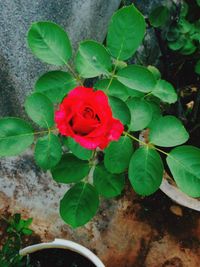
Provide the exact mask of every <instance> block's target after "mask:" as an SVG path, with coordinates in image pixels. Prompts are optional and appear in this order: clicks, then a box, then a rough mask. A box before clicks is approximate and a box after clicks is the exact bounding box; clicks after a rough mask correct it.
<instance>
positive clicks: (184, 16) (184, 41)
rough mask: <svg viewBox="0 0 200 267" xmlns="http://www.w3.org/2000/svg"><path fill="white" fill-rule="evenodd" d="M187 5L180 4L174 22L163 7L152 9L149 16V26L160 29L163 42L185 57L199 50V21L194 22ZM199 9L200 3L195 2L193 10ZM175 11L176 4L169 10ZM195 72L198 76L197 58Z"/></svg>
mask: <svg viewBox="0 0 200 267" xmlns="http://www.w3.org/2000/svg"><path fill="white" fill-rule="evenodd" d="M188 3H189V2H188ZM188 3H187V2H185V1H182V2H181V3H180V11H179V16H178V18H176V16H175V17H174V21H173V20H170V16H172V17H173V14H170V12H171V11H170V10H169V8H168V7H167V6H163V5H161V6H158V7H156V8H154V9H153V10H152V11H151V13H150V15H149V21H150V24H151V25H152V26H153V27H155V28H160V29H162V35H163V36H162V37H163V39H164V40H165V39H167V41H168V47H169V48H170V49H171V50H172V51H177V52H179V53H180V54H182V55H185V56H188V55H192V54H194V53H199V48H200V20H199V19H196V20H194V18H193V12H192V10H191V7H190V3H189V4H188ZM193 4H195V3H193ZM199 7H200V1H199V0H196V7H195V8H196V9H199ZM175 9H177V6H176V4H174V6H173V8H171V10H172V11H173V10H175ZM175 18H176V19H175ZM195 72H196V73H197V74H200V59H199V56H198V60H197V62H196V66H195Z"/></svg>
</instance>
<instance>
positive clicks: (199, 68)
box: [195, 60, 200, 75]
mask: <svg viewBox="0 0 200 267" xmlns="http://www.w3.org/2000/svg"><path fill="white" fill-rule="evenodd" d="M195 72H196V74H199V75H200V60H198V61H197V63H196V65H195Z"/></svg>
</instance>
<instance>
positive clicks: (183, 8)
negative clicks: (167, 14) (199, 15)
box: [180, 0, 200, 17]
mask: <svg viewBox="0 0 200 267" xmlns="http://www.w3.org/2000/svg"><path fill="white" fill-rule="evenodd" d="M198 1H199V0H197V2H198ZM199 3H200V2H199ZM188 10H189V6H188V4H187V3H186V2H185V1H183V2H182V3H181V11H180V17H186V16H187V14H188Z"/></svg>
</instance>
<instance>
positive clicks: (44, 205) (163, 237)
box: [0, 152, 200, 267]
mask: <svg viewBox="0 0 200 267" xmlns="http://www.w3.org/2000/svg"><path fill="white" fill-rule="evenodd" d="M0 186H1V191H0V212H1V215H4V216H9V215H10V214H13V213H16V212H20V213H21V214H22V216H23V217H24V218H27V217H33V224H32V229H33V230H34V231H35V235H34V236H33V237H31V238H30V239H29V240H26V242H25V243H26V244H33V243H37V242H39V240H40V239H41V241H50V240H52V239H54V238H55V237H57V238H65V239H70V240H74V241H76V242H78V243H80V244H83V245H85V246H86V247H88V248H90V249H91V250H93V251H94V252H95V253H96V254H97V255H98V256H99V257H100V258H101V259H102V261H103V262H104V263H105V265H106V266H107V267H198V266H199V262H200V215H199V213H198V212H195V211H191V210H189V209H187V208H183V207H181V206H179V205H177V204H175V203H174V202H172V201H171V200H170V199H169V198H168V197H166V196H165V195H164V194H163V193H161V192H157V193H156V194H154V195H153V196H151V197H146V198H141V197H138V196H136V195H135V194H134V193H133V191H132V190H130V189H129V186H127V188H126V190H125V192H124V195H123V196H122V197H119V198H116V199H113V200H102V202H101V207H100V210H99V212H98V214H97V216H96V217H95V218H94V219H93V221H92V222H90V223H88V224H87V225H86V226H84V227H80V228H78V229H75V230H73V229H71V228H70V227H69V226H67V225H65V224H64V223H63V222H62V220H61V219H60V217H59V215H58V203H59V199H60V198H61V197H62V195H63V193H64V192H65V191H66V190H67V187H66V185H64V186H60V185H58V184H56V183H55V182H53V180H52V179H51V177H50V175H49V174H48V173H43V172H41V171H40V170H39V169H38V168H37V167H35V164H34V161H33V158H32V154H31V152H27V153H25V154H24V155H23V156H20V157H13V158H10V159H5V160H1V165H0ZM4 237H5V224H4V222H3V220H1V221H0V240H1V243H2V240H3V238H4Z"/></svg>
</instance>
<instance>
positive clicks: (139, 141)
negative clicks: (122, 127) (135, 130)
mask: <svg viewBox="0 0 200 267" xmlns="http://www.w3.org/2000/svg"><path fill="white" fill-rule="evenodd" d="M123 134H124V135H125V136H128V137H130V138H131V139H133V140H135V141H137V142H138V143H140V144H142V145H144V146H152V147H153V148H154V149H156V150H157V151H159V152H160V153H162V154H164V155H166V156H168V155H169V154H168V153H167V152H165V151H164V150H162V149H159V148H157V147H155V146H153V145H152V144H147V143H145V142H143V141H142V140H140V139H138V138H136V137H135V136H133V135H131V134H129V133H128V132H125V131H124V132H123Z"/></svg>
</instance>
